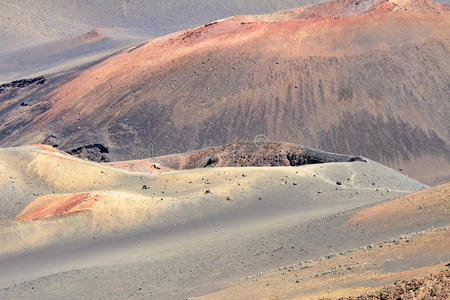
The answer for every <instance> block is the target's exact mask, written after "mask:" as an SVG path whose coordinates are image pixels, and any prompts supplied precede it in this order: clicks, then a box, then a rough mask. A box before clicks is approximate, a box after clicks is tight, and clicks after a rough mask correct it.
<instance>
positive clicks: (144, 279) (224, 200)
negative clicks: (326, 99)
mask: <svg viewBox="0 0 450 300" xmlns="http://www.w3.org/2000/svg"><path fill="white" fill-rule="evenodd" d="M259 147H261V148H259ZM263 153H266V155H263ZM205 157H209V158H208V160H209V159H210V158H211V157H213V158H214V157H215V158H217V160H218V162H220V164H219V165H216V166H214V165H211V164H208V165H207V166H203V168H198V167H199V166H200V165H203V162H204V159H205ZM233 157H240V158H242V159H246V161H248V162H249V163H248V165H250V166H248V167H238V166H236V162H235V160H233ZM293 157H294V158H295V160H293V159H292V158H293ZM0 158H1V159H0V162H1V164H0V179H1V180H0V182H1V184H2V187H1V188H2V191H3V193H2V198H1V201H0V212H1V215H0V239H1V241H2V247H1V249H0V287H1V289H0V297H1V298H5V299H16V298H46V299H57V298H82V299H83V298H96V299H123V297H133V298H142V299H146V298H156V299H180V298H186V297H193V296H201V295H206V296H205V297H206V298H211V299H217V298H223V299H242V297H241V295H244V294H245V295H249V296H248V297H250V298H258V297H263V296H264V295H268V294H273V295H284V294H286V295H297V294H298V295H304V296H305V295H306V296H305V297H307V298H308V297H311V296H312V295H349V294H357V293H361V292H363V291H370V290H371V289H374V288H376V287H379V286H383V285H384V284H388V283H391V282H393V281H395V280H396V279H397V278H403V277H404V278H413V277H415V276H421V275H422V274H424V273H426V272H437V271H439V270H443V269H445V266H444V264H443V262H446V261H448V260H450V253H449V252H448V247H447V245H448V242H449V240H448V234H447V233H448V232H447V229H446V228H447V226H448V225H449V224H448V221H449V204H450V203H449V201H450V197H449V194H448V184H447V185H442V186H437V187H434V188H431V189H425V190H422V189H424V188H426V186H425V185H423V184H420V183H419V182H417V181H415V180H413V179H410V178H408V177H406V176H404V175H402V174H400V173H398V172H396V171H394V170H392V169H389V168H387V167H385V166H383V165H381V164H378V163H375V162H373V161H371V160H368V159H365V158H361V157H351V156H345V155H334V154H331V153H324V152H320V151H316V150H313V149H306V148H304V147H300V146H295V145H290V144H267V145H263V146H261V145H260V146H250V145H248V144H242V145H230V146H226V147H221V148H220V147H217V148H213V149H206V150H204V151H199V152H196V153H188V154H185V155H178V156H168V157H163V158H155V159H154V163H153V169H149V170H145V171H144V172H142V171H141V172H132V171H129V166H134V167H137V168H138V167H139V165H140V164H143V165H148V161H134V162H129V163H127V162H123V163H120V164H118V165H115V164H111V163H108V164H105V163H101V164H100V163H95V162H90V161H87V160H82V159H79V158H76V157H73V156H71V155H68V154H66V153H64V152H61V151H59V150H57V149H55V148H52V147H50V146H44V145H35V146H26V147H18V148H4V149H1V150H0ZM253 158H255V159H253ZM256 158H257V159H256ZM287 158H290V159H291V161H296V162H299V165H298V166H295V164H294V166H291V165H292V164H293V163H284V161H285V159H287ZM313 158H314V159H313ZM320 160H322V161H320ZM288 161H289V160H288ZM330 161H334V162H330ZM181 162H182V163H181ZM187 162H190V163H187ZM194 162H201V163H200V165H197V166H192V164H193V163H194ZM250 162H251V163H250ZM300 162H302V163H303V164H300ZM308 162H309V163H308ZM241 163H242V162H241ZM311 163H312V164H311ZM258 164H260V165H263V166H260V167H255V166H254V165H258ZM283 164H284V166H283ZM223 165H225V166H226V165H235V167H224V166H223ZM264 165H281V166H279V167H274V166H272V167H269V166H264ZM168 166H170V167H171V168H172V169H169V167H168ZM177 166H178V167H177ZM166 167H167V170H164V168H166ZM176 167H177V168H178V169H181V170H173V169H174V168H176ZM192 167H194V169H192ZM183 169H184V170H183ZM156 171H157V172H156ZM159 172H162V173H159ZM419 190H422V191H420V192H417V193H413V194H411V195H408V196H403V197H400V198H396V197H399V196H401V195H404V194H405V193H412V192H415V191H419ZM389 199H393V200H389ZM436 230H437V231H436ZM404 234H407V235H408V234H409V235H408V236H411V237H414V243H409V240H408V242H406V241H405V239H406V238H405V237H403V238H400V236H401V235H404ZM392 238H394V240H393V241H391V242H392V243H393V244H392V245H390V244H389V245H387V244H383V245H384V246H379V245H378V244H377V246H374V245H375V243H379V242H381V243H383V241H387V240H391V239H392ZM397 239H398V240H399V241H401V246H398V243H397V242H396V241H397ZM427 241H428V242H427ZM385 243H387V242H385ZM430 244H432V245H433V248H429V245H430ZM425 245H428V248H427V250H426V251H425V250H424V248H423V247H425ZM365 246H370V247H369V249H372V248H373V249H374V250H373V251H375V252H371V251H372V250H370V251H364V250H356V252H348V250H349V249H356V248H359V247H365ZM381 247H384V248H383V249H380V250H378V248H381ZM391 247H393V249H391ZM420 247H422V248H420ZM352 251H353V250H352ZM338 253H340V254H339V256H337V257H336V258H335V256H336V254H338ZM349 253H350V254H349ZM359 253H360V254H359ZM330 255H331V256H330ZM349 255H350V256H351V257H350V256H349ZM356 255H358V256H356ZM387 256H389V257H390V258H389V261H390V263H387V262H386V261H384V260H385V259H386V257H387ZM405 256H407V257H409V258H408V260H407V262H405V260H404V259H402V257H405ZM320 257H325V258H320ZM311 259H312V261H311ZM329 259H332V260H330V263H327V261H328V260H329ZM353 259H354V260H353ZM324 260H325V262H324ZM335 260H338V261H337V262H336V261H335ZM340 260H342V261H348V262H347V263H346V264H345V266H346V267H345V268H344V267H342V265H343V263H341V262H340ZM349 260H353V261H354V262H353V263H350V261H349ZM366 260H368V262H366ZM305 261H308V262H306V263H305ZM310 263H313V266H314V269H309V264H310ZM299 264H300V266H302V267H301V268H300V269H298V268H297V266H298V265H299ZM304 264H306V265H307V266H308V267H307V268H308V269H307V270H306V267H304ZM316 265H317V267H316ZM338 265H339V266H340V267H339V268H341V269H342V270H345V272H347V273H345V272H344V273H343V274H341V273H327V272H326V271H322V270H328V269H330V268H331V270H334V268H337V267H333V266H338ZM347 265H348V267H347ZM377 265H379V266H377ZM285 266H286V268H287V267H288V266H295V267H292V268H294V269H295V270H296V271H295V272H296V273H295V274H298V275H297V276H301V278H302V282H303V281H305V280H306V283H305V285H302V287H304V288H301V289H299V288H298V285H296V284H297V282H296V281H293V280H294V279H293V277H292V278H291V277H289V280H287V279H286V281H284V280H285V276H284V273H282V272H280V274H278V273H276V272H275V273H270V274H272V275H270V277H267V279H266V276H263V277H262V278H260V277H261V276H262V275H261V274H264V272H267V271H271V270H275V269H278V268H280V267H285ZM424 268H425V269H424ZM294 269H292V270H294ZM297 269H298V270H297ZM305 270H306V271H305ZM350 270H353V271H350ZM412 270H413V271H412ZM319 271H320V272H322V273H324V274H334V275H336V276H334V275H333V276H334V277H333V276H332V275H327V276H328V277H327V276H325V275H323V276H325V277H326V278H330V276H331V277H332V278H331V279H326V278H325V279H323V280H328V281H326V282H327V285H326V287H325V285H321V284H320V282H322V281H318V280H322V279H320V278H322V277H320V278H319V279H317V278H318V277H316V276H313V275H315V274H316V273H317V272H319ZM261 272H263V273H261ZM305 272H306V273H305ZM393 272H394V273H393ZM256 274H260V275H256ZM277 274H278V275H277ZM289 274H291V273H289ZM293 274H294V273H292V274H291V275H292V276H294V275H293ZM320 274H321V273H320ZM354 274H358V276H356V277H355V276H354ZM364 274H367V275H364ZM359 275H361V276H359ZM362 275H364V276H362ZM248 276H250V277H248ZM253 276H257V277H253ZM276 276H279V277H276ZM311 276H313V278H314V279H311ZM320 276H322V275H320ZM340 276H341V277H340ZM346 276H347V277H346ZM349 276H350V277H349ZM352 276H353V277H352ZM247 277H248V278H249V279H245V278H247ZM255 278H258V281H253V280H254V279H255ZM308 278H309V279H308ZM333 278H334V279H333ZM341 278H348V279H346V280H347V281H343V280H341ZM242 280H244V281H242ZM266 281H267V283H268V284H269V285H270V284H272V283H274V282H280V283H279V284H278V287H277V286H275V287H273V285H272V287H271V288H270V289H261V288H260V286H261V284H263V283H264V284H266ZM280 284H281V285H280ZM283 284H285V285H283ZM253 285H254V287H253ZM230 286H233V287H231V288H230ZM227 287H228V288H227ZM306 287H308V288H306ZM224 288H227V289H225V290H223V291H220V292H215V291H217V290H221V289H224ZM265 291H267V294H266V293H265ZM331 291H332V293H331ZM213 292H214V294H211V295H209V293H213ZM330 293H331V294H330ZM246 297H247V296H246Z"/></svg>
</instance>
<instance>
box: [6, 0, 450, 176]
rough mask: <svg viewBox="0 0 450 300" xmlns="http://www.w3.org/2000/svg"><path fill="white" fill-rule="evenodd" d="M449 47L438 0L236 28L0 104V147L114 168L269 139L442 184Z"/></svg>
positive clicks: (337, 6)
mask: <svg viewBox="0 0 450 300" xmlns="http://www.w3.org/2000/svg"><path fill="white" fill-rule="evenodd" d="M357 3H358V4H357ZM448 36H450V18H449V9H448V6H445V5H440V4H436V3H433V2H429V1H403V2H402V3H400V2H399V3H394V2H392V1H337V2H332V3H327V4H324V5H319V6H314V7H309V8H301V9H297V10H292V11H288V12H283V13H278V14H273V15H268V16H256V17H250V16H249V17H246V16H241V17H236V18H230V19H226V20H224V21H220V22H217V23H213V24H208V25H207V26H203V27H200V28H197V29H194V30H189V31H186V32H182V33H176V34H172V35H169V36H167V37H164V38H160V39H157V40H154V41H151V42H149V43H147V44H144V45H141V46H140V47H138V48H136V49H134V48H133V49H129V50H133V51H123V52H122V53H119V54H118V55H115V56H112V57H110V58H108V59H106V60H104V61H103V62H101V63H98V64H96V65H94V66H91V67H89V68H86V69H84V70H79V71H77V72H74V73H72V74H68V75H64V76H59V77H55V78H54V79H49V81H48V82H47V83H46V84H45V86H44V87H41V88H36V89H34V90H30V91H28V92H27V93H24V92H21V93H18V92H17V93H16V94H15V95H12V92H9V93H7V94H3V95H0V97H1V98H2V103H1V104H0V115H1V119H2V120H4V122H2V124H0V126H2V127H1V128H0V144H1V145H3V146H5V145H8V146H10V145H19V144H23V143H30V142H33V143H40V142H43V141H44V139H45V138H46V137H47V136H49V135H55V136H58V138H59V139H60V140H61V141H60V143H59V144H60V148H61V149H64V150H70V149H74V148H77V147H80V146H83V145H89V144H102V145H104V146H106V147H108V149H109V150H110V158H111V160H129V159H139V158H147V157H156V156H161V155H164V154H167V153H176V152H186V151H189V150H194V149H200V148H206V147H210V146H215V145H221V144H229V143H234V142H238V141H253V140H254V138H255V136H258V135H261V134H263V135H265V136H266V137H267V139H268V140H269V141H286V142H292V143H296V144H302V145H307V146H311V147H314V148H319V149H324V150H327V151H331V152H338V153H347V154H353V155H362V156H366V157H368V158H371V159H374V160H377V161H380V162H382V163H385V164H387V165H389V166H391V167H393V168H396V169H400V168H401V169H403V170H404V172H406V173H407V174H408V175H410V176H412V177H414V178H416V179H419V180H421V181H424V182H427V183H436V182H443V181H445V180H447V179H448V178H449V177H450V173H449V170H450V154H449V153H450V136H449V131H448V128H449V121H448V119H449V118H448V114H449V111H450V101H448V100H449V99H448V78H450V73H449V70H450V65H449V61H448V56H449V48H450V44H449V41H450V40H449V39H448ZM3 99H9V100H8V101H6V100H3ZM30 99H31V100H32V101H31V100H30ZM25 100H26V101H25ZM21 102H26V103H32V105H30V106H29V107H28V106H27V107H20V106H19V105H18V104H20V103H21ZM6 103H8V104H9V106H6ZM2 107H5V108H4V109H3V108H2Z"/></svg>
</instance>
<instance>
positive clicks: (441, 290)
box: [340, 269, 450, 300]
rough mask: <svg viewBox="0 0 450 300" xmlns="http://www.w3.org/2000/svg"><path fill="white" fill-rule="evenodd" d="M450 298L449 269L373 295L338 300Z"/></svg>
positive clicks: (403, 281) (402, 283)
mask: <svg viewBox="0 0 450 300" xmlns="http://www.w3.org/2000/svg"><path fill="white" fill-rule="evenodd" d="M449 298H450V269H447V270H445V271H442V272H439V273H437V274H430V275H428V276H426V277H424V278H421V279H412V280H402V281H398V282H396V283H395V284H393V285H390V286H387V287H385V288H383V289H381V290H378V291H376V292H374V293H370V294H366V295H361V296H358V297H348V298H340V299H342V300H344V299H345V300H351V299H354V300H369V299H382V300H394V299H405V300H406V299H411V300H412V299H423V300H429V299H435V300H447V299H449Z"/></svg>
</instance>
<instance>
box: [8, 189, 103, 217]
mask: <svg viewBox="0 0 450 300" xmlns="http://www.w3.org/2000/svg"><path fill="white" fill-rule="evenodd" d="M98 199H99V195H93V194H90V193H81V194H73V195H46V196H42V197H39V198H37V199H36V200H34V201H33V202H31V203H30V204H29V205H28V206H27V207H25V208H24V209H23V211H22V212H21V213H20V214H19V215H18V216H17V217H16V218H15V220H16V221H22V222H23V221H35V220H42V219H46V218H50V217H55V216H64V215H69V214H74V213H80V212H86V211H91V210H92V209H93V207H94V205H95V202H96V201H98Z"/></svg>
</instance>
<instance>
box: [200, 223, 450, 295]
mask: <svg viewBox="0 0 450 300" xmlns="http://www.w3.org/2000/svg"><path fill="white" fill-rule="evenodd" d="M449 243H450V231H449V230H444V231H440V232H432V233H426V234H423V235H419V236H415V237H405V238H402V239H398V240H396V241H395V242H394V243H391V242H387V243H381V244H376V245H373V246H371V248H370V249H365V250H356V251H352V252H349V253H346V254H344V255H336V256H333V257H331V258H328V259H327V258H323V259H320V260H318V261H312V262H303V263H300V264H298V265H295V266H293V267H287V268H283V269H282V270H280V271H273V272H268V273H266V274H264V275H259V276H258V275H256V276H253V277H252V278H250V279H246V280H243V282H242V283H239V284H237V285H235V286H233V287H230V288H227V289H224V290H222V291H218V292H215V293H212V294H209V295H206V296H203V297H199V298H198V299H319V298H332V299H335V298H338V297H345V296H353V297H356V296H358V295H360V294H363V293H370V292H373V291H375V290H377V289H379V288H382V287H384V286H386V285H388V284H390V283H393V282H395V281H397V280H408V279H412V278H420V277H423V276H425V275H428V274H429V273H435V272H439V271H442V270H446V269H447V267H446V266H445V264H446V263H448V261H443V262H442V263H441V264H438V265H432V266H426V267H416V268H411V269H409V268H408V267H406V266H407V263H405V260H408V259H410V260H411V261H413V260H414V259H415V258H417V257H421V256H422V255H424V254H426V255H429V256H442V255H445V256H446V257H448V256H449V255H450V250H449V247H448V245H449Z"/></svg>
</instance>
